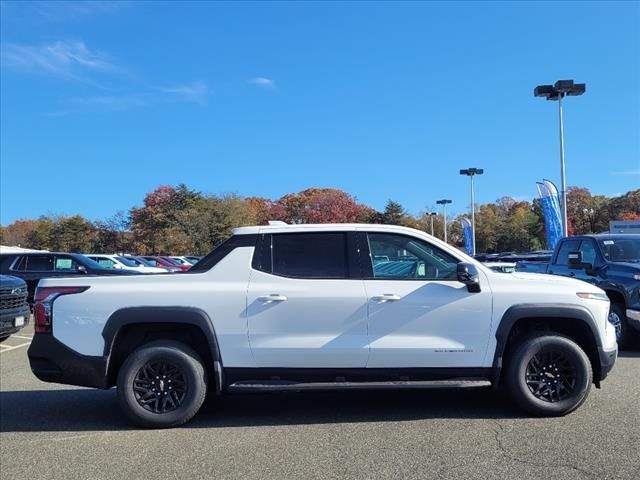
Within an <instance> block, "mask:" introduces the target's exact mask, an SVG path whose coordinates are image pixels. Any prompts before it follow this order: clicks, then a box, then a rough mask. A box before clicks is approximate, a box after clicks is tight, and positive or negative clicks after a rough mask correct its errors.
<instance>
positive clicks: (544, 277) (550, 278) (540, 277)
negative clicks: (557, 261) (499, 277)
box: [510, 272, 602, 292]
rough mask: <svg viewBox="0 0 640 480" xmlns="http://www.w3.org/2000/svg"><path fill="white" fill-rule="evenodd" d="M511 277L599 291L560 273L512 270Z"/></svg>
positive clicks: (583, 290)
mask: <svg viewBox="0 0 640 480" xmlns="http://www.w3.org/2000/svg"><path fill="white" fill-rule="evenodd" d="M510 277H511V278H515V279H518V280H520V281H523V282H524V281H526V282H531V283H535V284H538V285H540V284H541V283H544V285H545V286H547V287H558V288H559V289H561V288H573V289H575V291H576V292H601V291H602V290H600V289H599V288H598V287H596V286H595V285H592V284H590V283H587V282H583V281H582V280H577V279H575V278H569V277H563V276H561V275H548V274H546V273H527V272H514V273H512V274H510Z"/></svg>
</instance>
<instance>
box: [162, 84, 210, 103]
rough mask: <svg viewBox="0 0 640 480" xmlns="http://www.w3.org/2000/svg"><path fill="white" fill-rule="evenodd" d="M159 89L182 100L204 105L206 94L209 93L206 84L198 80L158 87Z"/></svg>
mask: <svg viewBox="0 0 640 480" xmlns="http://www.w3.org/2000/svg"><path fill="white" fill-rule="evenodd" d="M159 90H160V91H161V92H163V93H165V94H167V95H169V96H175V97H177V98H180V99H182V100H186V101H188V102H195V103H198V104H200V105H204V104H205V103H206V100H207V94H208V93H209V89H208V87H207V84H206V83H204V82H200V81H196V82H191V83H184V84H180V85H173V86H170V87H164V88H160V89H159Z"/></svg>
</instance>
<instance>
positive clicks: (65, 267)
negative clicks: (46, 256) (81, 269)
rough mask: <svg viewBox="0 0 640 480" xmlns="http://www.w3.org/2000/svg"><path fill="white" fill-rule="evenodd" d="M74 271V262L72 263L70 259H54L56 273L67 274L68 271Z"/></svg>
mask: <svg viewBox="0 0 640 480" xmlns="http://www.w3.org/2000/svg"><path fill="white" fill-rule="evenodd" d="M75 269H76V262H74V261H73V260H72V259H71V258H65V257H58V258H56V271H57V272H60V271H63V272H67V271H70V270H75Z"/></svg>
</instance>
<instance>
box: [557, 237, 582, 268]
mask: <svg viewBox="0 0 640 480" xmlns="http://www.w3.org/2000/svg"><path fill="white" fill-rule="evenodd" d="M579 246H580V240H565V241H563V242H562V243H561V244H560V250H559V251H558V256H557V258H556V262H555V263H556V265H564V266H565V267H566V266H567V265H569V253H571V252H575V251H577V250H578V247H579Z"/></svg>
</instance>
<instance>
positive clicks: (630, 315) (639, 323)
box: [627, 309, 640, 332]
mask: <svg viewBox="0 0 640 480" xmlns="http://www.w3.org/2000/svg"><path fill="white" fill-rule="evenodd" d="M627 325H629V326H630V327H631V328H633V329H634V330H635V331H636V332H640V310H631V309H627Z"/></svg>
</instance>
